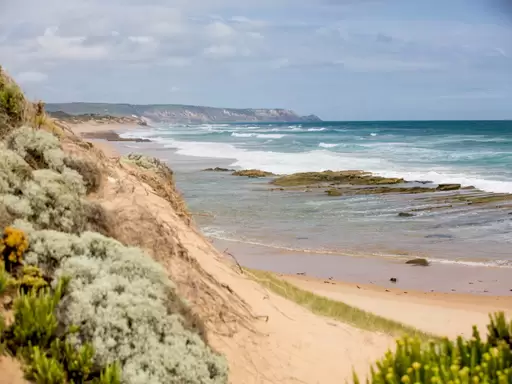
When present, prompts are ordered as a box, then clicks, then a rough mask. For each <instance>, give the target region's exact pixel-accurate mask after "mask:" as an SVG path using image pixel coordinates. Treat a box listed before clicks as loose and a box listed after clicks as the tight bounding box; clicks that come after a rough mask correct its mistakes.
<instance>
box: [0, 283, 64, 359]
mask: <svg viewBox="0 0 512 384" xmlns="http://www.w3.org/2000/svg"><path fill="white" fill-rule="evenodd" d="M66 284H67V282H66V280H61V281H59V282H58V284H57V285H56V287H55V290H54V291H53V292H50V290H49V289H46V290H41V291H39V292H36V291H30V292H28V293H25V294H22V295H20V296H19V297H17V298H16V299H15V300H14V323H13V324H12V325H11V327H10V328H9V329H8V330H7V333H8V336H7V340H8V343H9V345H10V349H11V350H13V351H16V350H17V349H19V348H23V347H30V346H38V347H41V348H48V347H49V346H50V343H51V342H52V340H53V339H54V338H55V334H56V331H57V327H58V325H59V323H58V320H57V317H56V316H55V309H56V307H57V304H58V303H59V301H60V299H61V297H62V294H63V291H64V289H65V286H66Z"/></svg>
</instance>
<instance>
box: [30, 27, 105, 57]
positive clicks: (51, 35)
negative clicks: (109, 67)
mask: <svg viewBox="0 0 512 384" xmlns="http://www.w3.org/2000/svg"><path fill="white" fill-rule="evenodd" d="M58 32H59V28H58V27H50V28H47V29H46V30H45V31H44V34H43V35H42V36H38V37H36V42H37V45H38V47H39V48H40V51H39V53H40V54H41V55H42V56H44V57H47V58H51V59H53V58H56V59H69V60H98V59H102V58H104V57H106V56H107V55H108V49H107V47H106V46H104V45H87V44H86V41H87V37H86V36H67V37H64V36H60V35H58Z"/></svg>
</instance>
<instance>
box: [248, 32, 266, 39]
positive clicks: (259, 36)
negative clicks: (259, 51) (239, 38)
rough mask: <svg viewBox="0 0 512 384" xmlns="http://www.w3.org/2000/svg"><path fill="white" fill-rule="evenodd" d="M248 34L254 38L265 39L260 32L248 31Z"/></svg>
mask: <svg viewBox="0 0 512 384" xmlns="http://www.w3.org/2000/svg"><path fill="white" fill-rule="evenodd" d="M247 35H248V36H250V37H252V38H253V39H263V38H264V36H263V35H262V34H261V33H259V32H248V33H247Z"/></svg>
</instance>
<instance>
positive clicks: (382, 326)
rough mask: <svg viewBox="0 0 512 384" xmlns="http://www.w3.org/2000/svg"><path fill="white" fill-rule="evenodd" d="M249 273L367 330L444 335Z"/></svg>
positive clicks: (262, 273) (280, 291)
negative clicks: (422, 329)
mask: <svg viewBox="0 0 512 384" xmlns="http://www.w3.org/2000/svg"><path fill="white" fill-rule="evenodd" d="M246 272H247V273H248V274H249V275H250V276H251V277H252V278H253V279H254V280H255V281H257V282H258V283H260V284H261V285H263V286H264V287H266V288H268V289H270V290H271V291H273V292H275V293H277V294H278V295H280V296H282V297H284V298H286V299H288V300H290V301H293V302H295V303H297V304H299V305H301V306H303V307H304V308H307V309H309V310H310V311H311V312H313V313H314V314H316V315H321V316H325V317H329V318H332V319H334V320H338V321H340V322H342V323H346V324H350V325H353V326H355V327H357V328H361V329H364V330H367V331H373V332H382V333H385V334H388V335H390V336H394V337H400V336H404V335H408V336H412V337H418V338H419V339H421V340H422V341H428V340H441V338H440V337H438V336H435V335H432V334H429V333H426V332H422V331H420V330H418V329H416V328H414V327H411V326H408V325H405V324H401V323H399V322H397V321H394V320H390V319H386V318H384V317H381V316H378V315H374V314H373V313H370V312H367V311H364V310H362V309H359V308H356V307H352V306H350V305H348V304H345V303H343V302H341V301H336V300H332V299H329V298H327V297H323V296H320V295H316V294H314V293H312V292H309V291H305V290H303V289H300V288H298V287H297V286H295V285H293V284H290V283H288V282H287V281H284V280H282V279H280V278H278V277H277V276H276V275H275V274H273V273H271V272H265V271H259V270H254V269H246Z"/></svg>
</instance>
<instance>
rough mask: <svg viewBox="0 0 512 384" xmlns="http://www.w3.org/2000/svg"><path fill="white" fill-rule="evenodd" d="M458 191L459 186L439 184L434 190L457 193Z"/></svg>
mask: <svg viewBox="0 0 512 384" xmlns="http://www.w3.org/2000/svg"><path fill="white" fill-rule="evenodd" d="M459 189H460V184H439V185H438V186H437V188H436V190H438V191H457V190H459Z"/></svg>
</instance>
